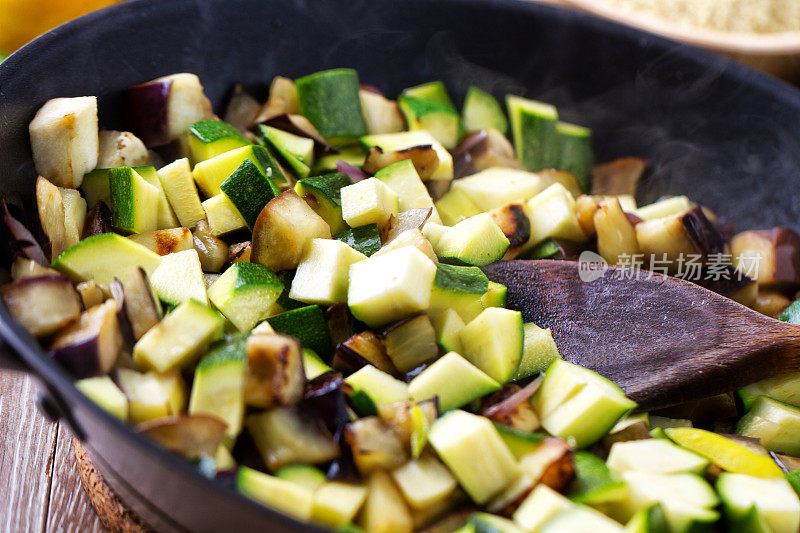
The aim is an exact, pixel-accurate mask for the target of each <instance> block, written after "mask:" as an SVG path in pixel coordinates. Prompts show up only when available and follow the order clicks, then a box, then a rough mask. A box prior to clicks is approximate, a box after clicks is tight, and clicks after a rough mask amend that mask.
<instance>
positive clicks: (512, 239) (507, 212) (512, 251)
mask: <svg viewBox="0 0 800 533" xmlns="http://www.w3.org/2000/svg"><path fill="white" fill-rule="evenodd" d="M525 209H526V208H525V204H524V203H523V202H512V203H510V204H506V205H504V206H501V207H498V208H496V209H492V210H491V211H489V215H490V216H491V217H492V220H494V222H495V224H497V225H498V226H499V227H500V230H501V231H502V232H503V235H505V236H506V239H508V242H509V243H510V244H509V246H508V250H506V253H505V255H504V256H503V261H508V260H509V259H514V258H515V257H517V256H518V255H519V254H520V252H522V249H523V248H524V247H525V245H526V244H527V243H528V241H529V240H530V238H531V221H530V218H528V213H527V212H526V210H525Z"/></svg>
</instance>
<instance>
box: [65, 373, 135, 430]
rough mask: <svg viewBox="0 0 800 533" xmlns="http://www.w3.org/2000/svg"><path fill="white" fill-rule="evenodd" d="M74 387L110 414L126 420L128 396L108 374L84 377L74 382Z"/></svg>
mask: <svg viewBox="0 0 800 533" xmlns="http://www.w3.org/2000/svg"><path fill="white" fill-rule="evenodd" d="M75 388H77V389H78V390H79V391H81V392H82V393H83V394H84V395H86V397H88V398H89V399H90V400H92V401H93V402H94V403H96V404H97V405H99V406H100V407H102V408H103V409H104V410H106V411H108V412H109V413H111V415H112V416H114V417H116V418H118V419H120V420H122V421H126V420H128V398H127V396H125V394H124V393H123V392H122V391H121V390H119V387H117V385H116V384H115V383H114V382H113V381H112V380H111V378H110V377H108V376H97V377H93V378H84V379H80V380H78V381H76V382H75Z"/></svg>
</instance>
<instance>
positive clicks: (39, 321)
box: [0, 274, 82, 337]
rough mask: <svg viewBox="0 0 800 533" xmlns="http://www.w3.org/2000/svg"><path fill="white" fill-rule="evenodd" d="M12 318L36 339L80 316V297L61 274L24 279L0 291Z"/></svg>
mask: <svg viewBox="0 0 800 533" xmlns="http://www.w3.org/2000/svg"><path fill="white" fill-rule="evenodd" d="M0 295H2V297H3V301H4V302H5V304H6V306H7V307H8V311H9V312H10V313H11V316H13V317H14V319H15V320H17V321H18V322H19V323H20V324H22V326H23V327H24V328H25V329H27V330H28V331H30V332H31V334H32V335H35V336H37V337H40V336H45V335H49V334H51V333H54V332H56V331H58V330H59V329H61V328H63V327H64V326H66V325H67V324H69V323H70V322H72V321H73V320H76V319H77V318H78V317H79V316H80V314H81V308H82V304H81V298H80V295H79V294H78V292H77V291H76V290H75V287H73V285H72V282H71V281H70V280H68V279H67V278H65V277H63V276H61V275H59V274H48V275H44V276H36V277H25V278H20V279H17V280H16V281H12V282H11V283H7V284H6V285H3V287H2V288H0Z"/></svg>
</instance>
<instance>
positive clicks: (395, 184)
mask: <svg viewBox="0 0 800 533" xmlns="http://www.w3.org/2000/svg"><path fill="white" fill-rule="evenodd" d="M375 179H378V180H380V181H382V182H383V183H384V184H385V185H386V186H387V187H389V188H390V189H391V190H393V191H394V192H395V193H396V194H397V201H398V208H399V210H400V211H407V210H409V209H427V208H429V207H431V208H433V212H432V213H431V216H430V218H428V220H431V221H433V222H436V223H440V222H441V219H440V218H439V213H437V212H436V208H435V207H434V205H433V199H432V198H431V195H430V194H429V193H428V189H427V188H425V184H424V183H422V180H421V179H420V177H419V174H417V171H416V169H415V168H414V163H412V162H411V160H409V159H406V160H404V161H400V162H398V163H394V164H393V165H389V166H388V167H386V168H383V169H381V170H379V171H378V172H377V173H376V174H375Z"/></svg>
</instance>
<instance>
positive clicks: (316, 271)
mask: <svg viewBox="0 0 800 533" xmlns="http://www.w3.org/2000/svg"><path fill="white" fill-rule="evenodd" d="M366 258H367V256H365V255H364V254H362V253H361V252H358V251H356V250H354V249H353V248H351V247H350V246H348V245H346V244H345V243H343V242H342V241H338V240H332V239H314V240H313V241H311V246H309V248H308V249H307V250H306V253H305V255H304V256H303V258H302V260H301V261H300V264H299V265H298V266H297V272H296V273H295V276H294V280H293V281H292V289H291V291H290V292H289V297H290V298H292V299H294V300H298V301H301V302H305V303H309V304H321V305H332V304H334V303H336V302H346V301H347V285H348V273H349V270H350V265H352V264H354V263H357V262H358V261H362V260H364V259H366Z"/></svg>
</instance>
